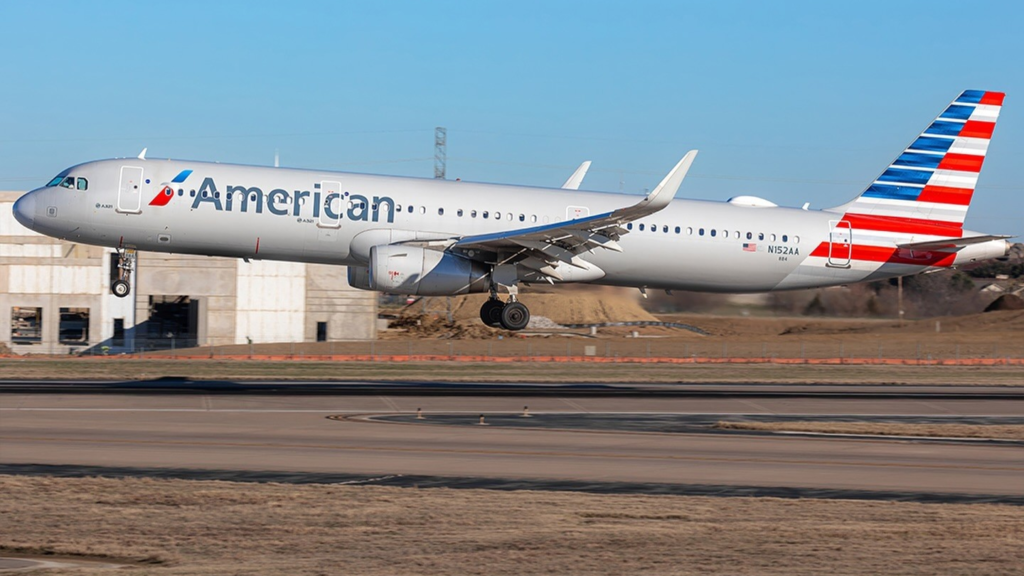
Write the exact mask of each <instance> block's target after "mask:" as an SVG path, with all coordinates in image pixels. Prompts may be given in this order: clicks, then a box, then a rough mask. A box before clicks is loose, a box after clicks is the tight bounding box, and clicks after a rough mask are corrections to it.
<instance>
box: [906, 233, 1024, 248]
mask: <svg viewBox="0 0 1024 576" xmlns="http://www.w3.org/2000/svg"><path fill="white" fill-rule="evenodd" d="M1007 238H1013V236H1003V235H992V236H968V237H967V238H943V239H942V240H929V241H927V242H911V243H909V244H900V245H899V247H900V248H904V249H907V250H942V249H947V250H948V249H951V248H963V247H964V246H970V245H971V244H981V243H983V242H989V241H991V240H1005V239H1007Z"/></svg>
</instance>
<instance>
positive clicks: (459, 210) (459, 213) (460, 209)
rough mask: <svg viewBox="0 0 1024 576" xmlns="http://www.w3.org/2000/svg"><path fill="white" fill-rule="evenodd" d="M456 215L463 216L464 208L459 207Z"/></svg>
mask: <svg viewBox="0 0 1024 576" xmlns="http://www.w3.org/2000/svg"><path fill="white" fill-rule="evenodd" d="M455 215H456V216H458V217H459V218H462V208H459V209H458V210H456V211H455Z"/></svg>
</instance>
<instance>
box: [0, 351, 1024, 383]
mask: <svg viewBox="0 0 1024 576" xmlns="http://www.w3.org/2000/svg"><path fill="white" fill-rule="evenodd" d="M165 376H179V377H186V378H192V379H196V380H216V379H227V380H264V379H272V380H318V379H323V380H332V381H358V380H389V381H424V380H428V381H443V382H552V383H557V382H650V383H673V382H753V383H780V384H786V383H788V384H800V383H812V384H817V383H823V384H833V383H836V384H842V383H849V384H929V385H930V384H978V385H984V384H988V385H1004V386H1022V385H1024V366H859V365H850V366H846V365H836V366H830V365H801V364H796V365H780V364H696V365H692V364H691V365H686V364H683V365H672V364H643V365H640V364H559V363H521V362H516V363H470V362H391V363H389V362H346V363H344V364H341V363H338V362H325V361H303V360H296V361H290V360H282V361H260V360H215V359H203V360H168V359H164V358H160V359H158V358H146V359H141V360H139V359H123V358H118V357H111V358H95V359H93V358H70V359H69V358H66V357H64V358H0V378H4V379H8V378H9V379H83V378H84V379H95V380H146V379H151V378H161V377H165Z"/></svg>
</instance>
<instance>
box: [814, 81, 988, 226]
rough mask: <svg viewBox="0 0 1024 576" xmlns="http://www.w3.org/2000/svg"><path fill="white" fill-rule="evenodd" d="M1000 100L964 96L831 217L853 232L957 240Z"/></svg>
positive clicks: (971, 93) (971, 94) (975, 93)
mask: <svg viewBox="0 0 1024 576" xmlns="http://www.w3.org/2000/svg"><path fill="white" fill-rule="evenodd" d="M1003 96H1004V94H1003V93H1002V92H986V91H983V90H965V91H964V92H963V93H961V94H960V96H959V97H958V98H957V99H956V100H954V101H953V102H952V103H951V104H950V105H949V107H947V108H946V110H945V111H944V112H943V113H942V114H940V115H939V117H938V118H936V119H935V121H934V122H932V123H931V125H930V126H928V128H927V129H926V130H925V131H924V132H922V133H921V135H920V136H918V137H917V139H916V140H914V142H913V143H912V144H911V145H910V146H908V147H907V149H906V150H904V151H903V153H902V154H900V156H899V157H898V158H896V160H894V161H893V162H892V164H890V165H889V167H888V168H887V169H886V170H885V172H883V173H882V174H881V175H880V176H879V177H878V178H876V179H875V181H874V182H873V183H872V184H871V185H870V186H868V189H867V190H865V191H864V192H863V193H862V194H861V195H860V196H858V197H857V198H856V199H854V200H853V201H852V202H850V203H849V204H846V205H844V206H841V207H838V208H835V209H834V211H836V212H845V213H846V215H845V216H844V217H843V219H844V220H848V221H849V222H850V225H851V226H852V228H853V229H855V230H856V229H861V230H873V231H877V232H882V233H896V234H897V235H900V236H908V235H910V236H938V237H960V236H961V235H962V230H963V223H964V218H965V217H966V215H967V208H968V206H970V203H971V197H972V196H973V195H974V187H975V185H976V184H977V182H978V174H979V172H980V171H981V165H982V163H983V162H984V161H985V153H986V152H987V151H988V143H989V140H990V139H991V138H992V130H993V129H994V128H995V125H996V119H997V118H998V117H999V110H1000V108H1001V107H1002V105H1003Z"/></svg>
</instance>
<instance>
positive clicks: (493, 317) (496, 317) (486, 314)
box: [480, 298, 505, 327]
mask: <svg viewBox="0 0 1024 576" xmlns="http://www.w3.org/2000/svg"><path fill="white" fill-rule="evenodd" d="M504 308H505V303H504V302H502V301H501V300H498V299H496V298H493V299H490V300H488V301H487V302H484V305H483V306H481V307H480V320H482V321H483V323H484V324H486V325H488V326H491V327H498V326H501V311H502V309H504Z"/></svg>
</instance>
